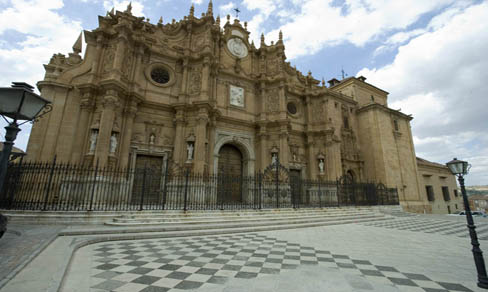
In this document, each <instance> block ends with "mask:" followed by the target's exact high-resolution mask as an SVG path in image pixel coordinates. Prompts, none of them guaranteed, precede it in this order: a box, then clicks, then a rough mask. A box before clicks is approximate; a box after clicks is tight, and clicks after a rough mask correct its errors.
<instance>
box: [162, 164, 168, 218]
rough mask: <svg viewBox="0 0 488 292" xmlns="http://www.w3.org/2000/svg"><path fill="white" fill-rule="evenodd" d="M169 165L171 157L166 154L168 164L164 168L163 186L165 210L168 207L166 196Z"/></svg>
mask: <svg viewBox="0 0 488 292" xmlns="http://www.w3.org/2000/svg"><path fill="white" fill-rule="evenodd" d="M168 167H169V157H168V156H166V165H165V170H164V187H163V210H164V208H165V207H166V196H167V191H168Z"/></svg>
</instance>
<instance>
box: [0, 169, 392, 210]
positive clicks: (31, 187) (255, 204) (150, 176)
mask: <svg viewBox="0 0 488 292" xmlns="http://www.w3.org/2000/svg"><path fill="white" fill-rule="evenodd" d="M169 169H172V168H168V167H161V168H160V169H159V168H158V169H155V168H148V167H144V168H140V169H118V168H112V167H105V168H100V167H98V166H95V167H87V166H79V165H71V164H61V163H56V162H52V163H24V164H10V165H9V169H8V173H7V178H6V183H5V184H4V189H3V190H2V195H1V196H0V207H1V208H3V209H17V210H50V211H57V210H59V211H111V210H113V211H122V210H217V209H220V210H229V209H262V208H304V207H337V206H370V205H397V204H398V193H397V190H396V189H395V188H386V187H385V186H384V185H382V184H375V183H354V182H342V181H341V180H337V181H322V180H311V179H302V178H296V177H290V176H289V175H288V173H287V170H286V169H284V168H282V166H281V165H280V167H275V166H274V167H270V168H269V169H267V171H264V172H258V173H256V174H255V175H253V176H234V175H225V174H224V175H201V174H194V173H191V172H190V171H189V170H187V169H180V170H179V171H170V170H169Z"/></svg>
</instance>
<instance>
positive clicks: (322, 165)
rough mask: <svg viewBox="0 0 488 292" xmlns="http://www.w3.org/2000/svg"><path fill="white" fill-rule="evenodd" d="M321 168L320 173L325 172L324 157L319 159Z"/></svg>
mask: <svg viewBox="0 0 488 292" xmlns="http://www.w3.org/2000/svg"><path fill="white" fill-rule="evenodd" d="M319 170H320V173H323V172H324V160H323V159H319Z"/></svg>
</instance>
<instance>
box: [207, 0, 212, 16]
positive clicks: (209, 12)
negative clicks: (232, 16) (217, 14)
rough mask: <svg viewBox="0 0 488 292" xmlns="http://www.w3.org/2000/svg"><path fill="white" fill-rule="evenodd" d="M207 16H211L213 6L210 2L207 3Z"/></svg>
mask: <svg viewBox="0 0 488 292" xmlns="http://www.w3.org/2000/svg"><path fill="white" fill-rule="evenodd" d="M207 16H213V4H212V0H210V1H209V2H208V8H207Z"/></svg>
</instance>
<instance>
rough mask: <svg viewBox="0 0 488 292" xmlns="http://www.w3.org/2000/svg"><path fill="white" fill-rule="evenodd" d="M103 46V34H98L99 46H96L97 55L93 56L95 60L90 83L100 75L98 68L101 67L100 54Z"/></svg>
mask: <svg viewBox="0 0 488 292" xmlns="http://www.w3.org/2000/svg"><path fill="white" fill-rule="evenodd" d="M102 47H103V35H102V34H99V35H98V36H97V46H96V48H95V56H94V57H93V62H92V66H91V71H90V73H89V74H90V79H91V82H90V83H94V82H95V79H96V76H97V75H98V68H99V67H100V65H99V64H100V55H101V54H102Z"/></svg>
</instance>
